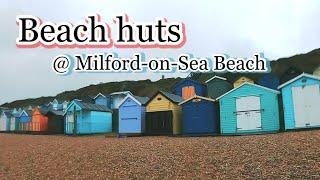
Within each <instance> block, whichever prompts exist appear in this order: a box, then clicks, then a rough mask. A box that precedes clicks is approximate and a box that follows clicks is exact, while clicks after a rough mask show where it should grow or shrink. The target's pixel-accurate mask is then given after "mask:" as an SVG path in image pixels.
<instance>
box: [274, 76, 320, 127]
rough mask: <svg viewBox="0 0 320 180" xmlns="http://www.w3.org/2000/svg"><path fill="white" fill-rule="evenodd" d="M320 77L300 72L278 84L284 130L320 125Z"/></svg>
mask: <svg viewBox="0 0 320 180" xmlns="http://www.w3.org/2000/svg"><path fill="white" fill-rule="evenodd" d="M319 86H320V77H317V76H313V75H310V74H301V75H299V76H297V77H295V78H293V79H291V80H289V81H288V82H286V83H284V84H282V85H280V86H279V89H281V93H282V101H283V107H284V125H285V130H288V129H300V128H312V127H320V108H319V103H320V88H319Z"/></svg>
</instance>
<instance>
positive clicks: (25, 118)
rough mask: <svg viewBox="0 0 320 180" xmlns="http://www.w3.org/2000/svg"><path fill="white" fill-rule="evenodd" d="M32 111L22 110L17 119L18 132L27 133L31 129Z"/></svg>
mask: <svg viewBox="0 0 320 180" xmlns="http://www.w3.org/2000/svg"><path fill="white" fill-rule="evenodd" d="M31 119H32V111H31V110H23V111H22V112H21V114H20V117H19V129H18V130H19V131H29V130H30V129H31V124H30V123H31Z"/></svg>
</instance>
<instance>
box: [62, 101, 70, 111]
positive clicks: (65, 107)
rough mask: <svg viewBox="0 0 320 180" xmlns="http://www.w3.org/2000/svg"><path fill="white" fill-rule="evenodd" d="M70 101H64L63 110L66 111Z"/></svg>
mask: <svg viewBox="0 0 320 180" xmlns="http://www.w3.org/2000/svg"><path fill="white" fill-rule="evenodd" d="M68 105H69V101H63V103H62V110H63V111H65V110H66V109H67V108H68Z"/></svg>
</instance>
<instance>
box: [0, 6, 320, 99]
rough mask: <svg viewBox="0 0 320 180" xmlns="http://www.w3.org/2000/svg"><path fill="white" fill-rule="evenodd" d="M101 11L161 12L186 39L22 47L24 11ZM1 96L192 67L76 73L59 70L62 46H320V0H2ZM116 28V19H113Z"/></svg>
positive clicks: (147, 18) (140, 15)
mask: <svg viewBox="0 0 320 180" xmlns="http://www.w3.org/2000/svg"><path fill="white" fill-rule="evenodd" d="M93 13H99V14H100V15H101V17H102V21H104V22H107V23H110V24H111V21H112V18H113V17H114V16H115V15H119V14H122V13H126V14H128V15H129V17H130V20H131V21H136V22H153V21H155V19H156V18H157V17H166V18H167V19H168V20H169V21H177V22H184V23H185V26H186V36H187V42H186V44H185V45H184V46H183V47H181V48H179V49H139V48H137V49H115V48H111V49H59V48H53V49H45V48H41V47H39V48H36V49H19V48H17V47H16V45H15V40H16V38H17V37H18V26H17V25H16V21H15V19H16V16H17V15H34V16H38V17H41V19H42V20H44V21H51V22H62V21H69V22H83V21H84V17H85V16H86V15H88V14H93ZM0 15H1V18H0V22H1V26H0V32H1V33H0V53H1V56H2V57H1V58H0V80H1V81H0V82H1V85H0V104H3V103H5V102H11V101H14V100H18V99H25V98H36V97H40V96H53V95H56V94H58V93H60V92H62V91H66V90H75V89H78V88H81V87H84V86H87V85H90V84H98V83H100V82H111V81H122V80H140V79H151V80H154V81H155V80H158V79H160V78H161V76H162V75H165V77H185V76H187V73H166V74H160V73H151V72H147V73H137V74H134V75H133V74H128V73H99V74H97V73H91V74H90V73H73V74H71V75H69V76H59V75H57V74H55V73H54V72H53V71H52V69H51V63H52V59H53V57H55V56H56V55H59V54H75V53H100V52H116V53H118V54H119V56H121V57H131V55H132V54H133V53H135V52H144V53H145V54H146V56H147V57H157V56H158V57H173V58H174V57H178V55H179V54H181V53H192V54H193V55H194V56H196V57H210V56H212V55H213V54H221V53H224V54H228V55H230V56H232V57H249V56H252V54H253V53H256V52H264V55H265V57H266V58H268V59H271V60H275V59H278V58H280V57H289V56H292V55H295V54H300V53H306V52H309V51H311V50H313V49H316V48H319V46H320V34H319V32H320V21H319V17H320V1H319V0H281V1H278V0H260V1H256V0H236V1H235V0H225V1H218V0H207V1H206V0H199V1H192V0H176V1H172V0H161V1H160V0H159V1H156V0H154V1H149V0H130V1H123V0H105V1H101V0H90V1H89V0H82V1H79V0H55V1H43V0H28V1H25V0H2V1H0ZM111 28H112V27H111Z"/></svg>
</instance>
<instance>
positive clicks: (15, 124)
mask: <svg viewBox="0 0 320 180" xmlns="http://www.w3.org/2000/svg"><path fill="white" fill-rule="evenodd" d="M21 112H22V110H21V109H19V110H16V111H13V112H12V114H11V119H10V131H18V130H19V118H20V114H21Z"/></svg>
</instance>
